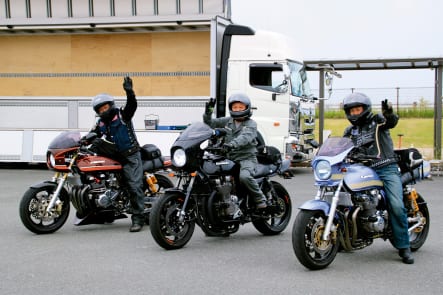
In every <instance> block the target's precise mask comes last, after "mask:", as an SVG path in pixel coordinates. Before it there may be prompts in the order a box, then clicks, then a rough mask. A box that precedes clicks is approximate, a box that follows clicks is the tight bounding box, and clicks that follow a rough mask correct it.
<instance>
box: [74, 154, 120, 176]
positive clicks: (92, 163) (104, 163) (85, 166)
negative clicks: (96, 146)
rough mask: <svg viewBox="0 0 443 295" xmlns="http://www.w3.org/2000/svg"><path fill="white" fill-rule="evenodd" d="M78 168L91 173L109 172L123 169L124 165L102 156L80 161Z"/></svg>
mask: <svg viewBox="0 0 443 295" xmlns="http://www.w3.org/2000/svg"><path fill="white" fill-rule="evenodd" d="M77 166H78V167H79V168H80V170H81V171H83V172H90V171H97V170H102V171H109V170H121V169H122V165H121V164H120V163H119V162H117V161H115V160H112V159H110V158H106V157H102V156H89V157H86V158H83V159H80V160H79V161H78V162H77Z"/></svg>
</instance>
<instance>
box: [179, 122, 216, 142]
mask: <svg viewBox="0 0 443 295" xmlns="http://www.w3.org/2000/svg"><path fill="white" fill-rule="evenodd" d="M212 134H213V129H212V128H211V127H209V126H208V125H206V124H205V123H202V122H195V123H192V124H191V125H189V126H188V127H187V128H186V129H185V130H184V131H183V132H182V133H181V134H180V136H179V137H178V138H177V140H176V141H175V144H174V145H177V143H180V144H182V143H183V142H185V141H191V142H192V143H194V142H198V141H203V140H205V139H208V138H210V137H211V136H212Z"/></svg>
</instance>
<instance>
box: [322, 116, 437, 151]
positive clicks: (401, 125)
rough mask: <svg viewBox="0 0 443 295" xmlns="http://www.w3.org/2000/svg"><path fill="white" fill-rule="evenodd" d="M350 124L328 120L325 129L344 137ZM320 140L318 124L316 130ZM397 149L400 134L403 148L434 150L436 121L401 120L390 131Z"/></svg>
mask: <svg viewBox="0 0 443 295" xmlns="http://www.w3.org/2000/svg"><path fill="white" fill-rule="evenodd" d="M349 125H350V123H349V121H348V120H347V119H345V118H343V113H342V118H341V119H331V118H326V119H325V121H324V129H325V130H330V131H331V132H332V133H331V135H332V136H342V135H343V131H344V130H345V128H346V127H347V126H349ZM316 132H317V134H316V136H317V138H318V124H317V130H316ZM390 132H391V137H392V141H393V142H394V146H395V148H398V145H399V136H398V135H399V134H403V136H402V139H401V147H403V148H405V147H410V146H414V147H416V148H432V147H433V146H434V119H431V118H400V120H399V121H398V124H397V126H396V127H395V128H393V129H391V130H390Z"/></svg>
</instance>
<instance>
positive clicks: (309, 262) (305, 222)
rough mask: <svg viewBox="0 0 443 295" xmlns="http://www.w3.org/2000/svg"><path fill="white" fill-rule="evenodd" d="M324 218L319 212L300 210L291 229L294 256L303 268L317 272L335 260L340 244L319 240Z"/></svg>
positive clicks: (324, 222)
mask: <svg viewBox="0 0 443 295" xmlns="http://www.w3.org/2000/svg"><path fill="white" fill-rule="evenodd" d="M326 219H327V218H326V216H325V214H324V213H323V212H321V211H308V210H301V211H299V213H298V214H297V217H296V218H295V221H294V226H293V229H292V247H293V249H294V253H295V256H296V257H297V259H298V260H299V261H300V263H301V264H303V265H304V266H305V267H307V268H309V269H311V270H319V269H323V268H325V267H327V266H328V265H329V264H331V262H332V261H333V260H334V259H335V256H336V255H337V252H338V248H339V245H340V243H339V242H338V240H337V241H336V242H334V241H333V240H332V239H329V240H327V241H323V240H322V239H321V237H322V235H323V231H324V228H325V225H326Z"/></svg>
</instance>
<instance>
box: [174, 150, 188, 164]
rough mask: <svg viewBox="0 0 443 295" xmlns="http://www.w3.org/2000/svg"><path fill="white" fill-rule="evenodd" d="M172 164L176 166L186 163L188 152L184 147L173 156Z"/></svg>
mask: <svg viewBox="0 0 443 295" xmlns="http://www.w3.org/2000/svg"><path fill="white" fill-rule="evenodd" d="M172 164H174V166H175V167H183V166H185V164H186V153H185V151H184V150H183V149H177V150H175V151H174V155H173V156H172Z"/></svg>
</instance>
